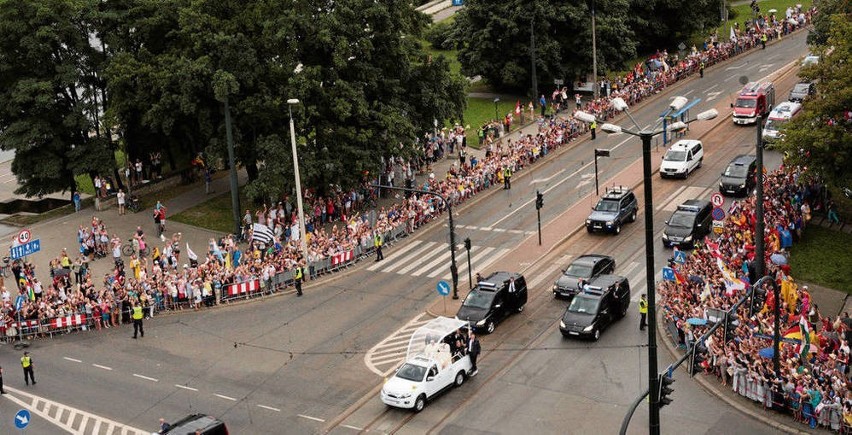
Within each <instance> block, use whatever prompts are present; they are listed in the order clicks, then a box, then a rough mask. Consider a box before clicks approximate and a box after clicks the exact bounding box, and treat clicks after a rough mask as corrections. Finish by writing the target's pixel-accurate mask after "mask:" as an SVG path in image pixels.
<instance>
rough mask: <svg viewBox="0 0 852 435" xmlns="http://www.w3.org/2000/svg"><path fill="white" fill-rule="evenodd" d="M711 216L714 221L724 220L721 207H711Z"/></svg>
mask: <svg viewBox="0 0 852 435" xmlns="http://www.w3.org/2000/svg"><path fill="white" fill-rule="evenodd" d="M711 214H712V215H713V220H714V221H720V220H722V219H725V210H722V207H713V213H711Z"/></svg>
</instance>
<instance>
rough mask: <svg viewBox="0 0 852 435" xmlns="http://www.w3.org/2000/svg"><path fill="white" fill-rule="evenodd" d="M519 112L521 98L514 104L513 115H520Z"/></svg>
mask: <svg viewBox="0 0 852 435" xmlns="http://www.w3.org/2000/svg"><path fill="white" fill-rule="evenodd" d="M520 114H521V100H518V102H517V103H516V104H515V115H520Z"/></svg>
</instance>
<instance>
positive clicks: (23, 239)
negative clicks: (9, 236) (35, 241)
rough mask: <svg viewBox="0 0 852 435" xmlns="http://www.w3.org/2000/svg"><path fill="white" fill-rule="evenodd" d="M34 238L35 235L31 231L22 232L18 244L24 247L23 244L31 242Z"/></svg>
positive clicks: (19, 234)
mask: <svg viewBox="0 0 852 435" xmlns="http://www.w3.org/2000/svg"><path fill="white" fill-rule="evenodd" d="M32 238H33V233H32V232H31V231H30V230H26V229H24V230H21V232H20V233H18V238H17V240H18V244H19V245H23V244H25V243H27V242H29V241H30V239H32Z"/></svg>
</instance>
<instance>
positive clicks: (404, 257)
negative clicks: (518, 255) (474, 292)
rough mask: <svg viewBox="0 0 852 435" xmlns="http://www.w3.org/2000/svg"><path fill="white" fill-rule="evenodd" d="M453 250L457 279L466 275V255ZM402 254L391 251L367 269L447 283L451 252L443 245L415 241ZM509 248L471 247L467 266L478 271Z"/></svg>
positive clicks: (462, 251)
mask: <svg viewBox="0 0 852 435" xmlns="http://www.w3.org/2000/svg"><path fill="white" fill-rule="evenodd" d="M458 248H459V249H457V250H456V266H457V267H458V272H459V277H463V276H464V275H467V263H468V262H467V258H465V256H466V253H465V251H464V249H461V246H459V247H458ZM402 249H403V250H404V251H401V252H394V253H392V254H391V255H388V256H386V257H385V259H384V260H382V261H379V262H376V263H374V264H372V265H370V266H369V267H367V270H370V271H374V272H385V273H395V274H398V275H410V276H427V277H429V278H435V277H437V276H442V279H446V280H450V279H452V275H451V273H450V262H451V255H452V254H451V253H450V250H449V249H448V247H447V246H446V245H445V244H443V243H438V242H424V241H422V240H415V241H413V242H412V244H411V245H408V246H405V247H403V248H402ZM509 251H510V249H508V248H494V247H490V246H478V245H474V246H471V249H470V255H471V257H470V263H471V267H472V268H473V270H481V269H484V268H485V267H487V266H488V265H489V264H491V263H493V262H494V261H496V260H497V259H498V258H500V257H502V256H503V255H505V254H506V253H507V252H509Z"/></svg>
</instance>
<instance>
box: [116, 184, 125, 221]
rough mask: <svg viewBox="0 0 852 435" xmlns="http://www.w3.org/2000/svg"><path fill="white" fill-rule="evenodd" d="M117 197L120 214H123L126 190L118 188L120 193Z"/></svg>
mask: <svg viewBox="0 0 852 435" xmlns="http://www.w3.org/2000/svg"><path fill="white" fill-rule="evenodd" d="M115 198H116V201H117V202H118V214H119V215H123V214H124V201H125V194H124V191H123V190H121V189H118V193H117V194H116V195H115Z"/></svg>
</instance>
